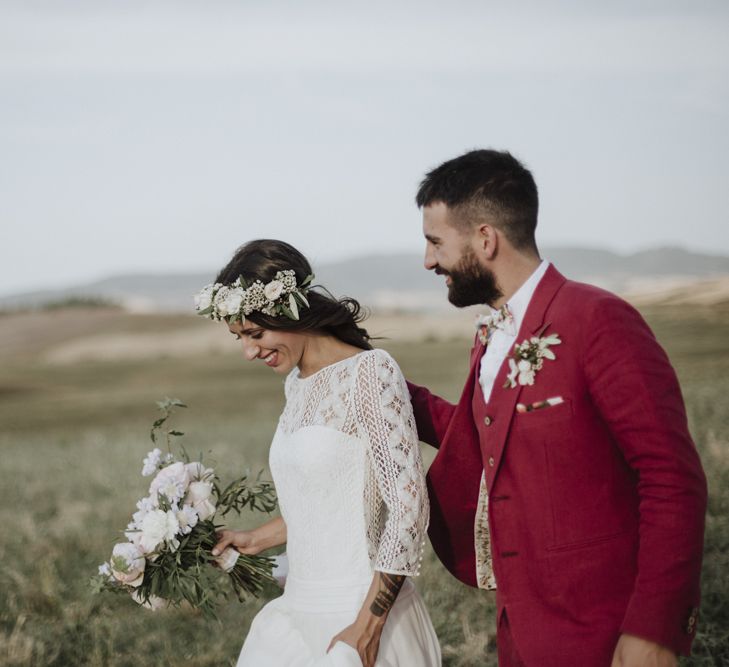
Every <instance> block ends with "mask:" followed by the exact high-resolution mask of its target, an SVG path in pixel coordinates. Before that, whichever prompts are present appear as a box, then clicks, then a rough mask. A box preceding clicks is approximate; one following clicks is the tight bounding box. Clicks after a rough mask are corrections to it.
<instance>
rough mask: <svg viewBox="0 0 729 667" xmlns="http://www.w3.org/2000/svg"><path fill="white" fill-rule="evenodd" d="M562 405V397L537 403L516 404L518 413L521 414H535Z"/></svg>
mask: <svg viewBox="0 0 729 667" xmlns="http://www.w3.org/2000/svg"><path fill="white" fill-rule="evenodd" d="M560 403H564V399H563V398H562V397H561V396H555V397H553V398H547V399H545V400H543V401H536V402H535V403H528V404H525V403H517V404H516V411H517V412H519V413H522V412H533V411H534V410H542V409H544V408H551V407H554V406H555V405H559V404H560Z"/></svg>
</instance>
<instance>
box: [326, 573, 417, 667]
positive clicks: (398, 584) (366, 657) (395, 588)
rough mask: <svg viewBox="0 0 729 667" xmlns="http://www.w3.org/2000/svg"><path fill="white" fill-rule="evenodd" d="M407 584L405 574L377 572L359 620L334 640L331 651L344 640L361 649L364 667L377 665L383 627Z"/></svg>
mask: <svg viewBox="0 0 729 667" xmlns="http://www.w3.org/2000/svg"><path fill="white" fill-rule="evenodd" d="M403 583H405V575H403V574H389V573H387V572H375V575H374V577H373V578H372V584H371V585H370V589H369V591H368V592H367V597H366V598H365V601H364V603H363V604H362V609H360V611H359V614H357V619H356V620H355V622H354V623H352V625H350V626H348V627H346V628H344V630H342V631H341V632H340V633H339V634H338V635H336V636H335V637H334V638H333V639H332V641H331V643H330V644H329V648H328V649H327V653H328V652H329V650H330V649H331V648H332V647H333V646H334V644H336V643H337V642H338V641H343V642H345V643H347V644H349V645H350V646H354V647H355V648H356V649H357V653H359V656H360V658H361V659H362V664H363V666H364V667H370V666H371V665H374V664H375V660H376V659H377V652H378V651H379V648H380V636H381V635H382V629H383V628H384V627H385V621H386V620H387V616H388V614H389V613H390V609H392V605H394V604H395V600H396V598H397V595H398V593H399V592H400V589H401V588H402V585H403Z"/></svg>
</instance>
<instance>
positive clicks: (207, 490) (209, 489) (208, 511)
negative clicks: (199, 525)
mask: <svg viewBox="0 0 729 667" xmlns="http://www.w3.org/2000/svg"><path fill="white" fill-rule="evenodd" d="M212 494H213V485H212V484H211V483H210V482H203V481H199V482H192V483H191V484H190V486H189V487H188V489H187V495H186V496H185V501H186V502H187V503H188V504H190V505H192V506H193V507H194V508H195V511H196V512H197V514H198V516H199V517H200V520H201V521H205V519H209V518H210V517H211V516H212V515H213V514H215V503H213V502H212V501H211V500H210V497H211V496H212Z"/></svg>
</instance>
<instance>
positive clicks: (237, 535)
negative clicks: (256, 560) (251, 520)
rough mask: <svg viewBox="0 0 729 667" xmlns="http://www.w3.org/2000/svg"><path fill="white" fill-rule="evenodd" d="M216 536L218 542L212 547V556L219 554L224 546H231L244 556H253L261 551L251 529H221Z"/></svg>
mask: <svg viewBox="0 0 729 667" xmlns="http://www.w3.org/2000/svg"><path fill="white" fill-rule="evenodd" d="M216 537H217V538H218V543H217V544H216V545H215V546H214V547H213V556H219V555H220V554H221V553H223V550H224V549H225V548H226V547H233V548H234V549H236V550H237V551H238V552H239V553H242V554H245V555H246V556H255V555H256V554H259V553H260V552H261V551H262V549H261V548H260V547H259V546H257V544H256V541H255V539H254V535H253V531H251V530H221V531H219V532H218V533H216Z"/></svg>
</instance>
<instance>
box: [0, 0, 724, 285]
mask: <svg viewBox="0 0 729 667" xmlns="http://www.w3.org/2000/svg"><path fill="white" fill-rule="evenodd" d="M727 121H729V3H726V2H725V0H717V1H709V0H686V1H681V2H678V1H676V0H655V1H653V0H647V1H642V2H641V1H639V0H634V1H631V2H629V1H627V0H617V1H615V2H611V3H604V2H592V1H584V0H583V1H570V0H554V1H552V0H543V1H542V2H536V1H532V2H518V1H517V2H510V3H496V2H487V1H484V0H481V1H480V2H470V1H460V0H451V2H449V3H443V2H433V1H431V0H420V1H419V2H409V1H402V2H398V1H396V0H390V1H389V2H383V1H380V0H370V1H369V2H367V3H363V2H359V3H353V2H346V1H344V0H339V1H337V2H323V1H320V0H307V2H295V1H294V0H289V1H285V2H284V1H277V0H271V1H268V2H265V3H263V2H251V1H249V0H206V1H205V2H199V0H194V1H193V0H174V1H166V0H165V1H163V0H158V1H154V0H150V1H147V2H140V1H137V0H125V2H118V1H113V0H64V1H63V2H59V1H58V0H43V1H41V0H0V232H1V233H0V294H9V293H14V292H19V291H26V290H33V289H46V288H53V287H63V286H69V285H73V284H78V283H82V282H85V281H89V280H94V279H98V278H103V277H107V276H110V275H116V274H120V273H132V272H149V273H163V272H189V271H215V270H217V269H218V268H220V267H221V266H222V265H223V264H225V263H226V262H227V260H228V259H229V258H230V256H231V255H232V253H233V251H234V250H235V248H236V247H237V246H239V245H240V244H242V243H243V242H245V241H246V240H249V239H251V238H261V237H269V238H281V239H284V240H286V241H289V242H290V243H293V244H294V245H296V246H297V247H299V248H300V249H301V250H302V251H303V252H305V253H306V254H307V255H308V256H309V257H310V259H312V261H313V262H314V264H315V265H316V263H317V262H325V261H333V260H341V259H345V258H347V257H352V256H356V255H363V254H370V253H378V254H379V253H399V252H422V250H423V241H422V231H421V218H420V212H419V211H418V210H417V208H416V206H415V204H414V195H415V192H416V189H417V185H418V183H419V181H420V179H421V178H422V177H423V175H424V174H425V172H426V171H428V170H429V169H431V168H433V167H435V166H437V165H438V164H440V163H441V162H442V161H444V160H446V159H449V158H452V157H455V156H456V155H459V154H461V153H463V152H465V151H467V150H470V149H472V148H487V147H491V148H497V149H505V150H509V151H511V152H512V153H513V154H514V155H515V156H516V157H518V158H519V159H520V160H522V161H523V162H524V163H525V164H526V166H527V167H529V168H530V169H531V170H532V172H533V174H534V176H535V179H536V181H537V184H538V186H539V191H540V202H541V210H540V221H539V228H538V241H539V242H540V244H541V245H543V246H549V245H569V246H589V247H604V248H609V249H613V250H617V251H621V252H632V251H636V250H640V249H644V248H649V247H655V246H666V245H671V246H682V247H685V248H688V249H691V250H697V251H704V252H709V253H715V254H723V253H729V224H727V223H729V219H728V216H727V210H728V208H729V187H728V183H727V180H728V179H727V176H728V175H729V131H727V128H728V127H729V123H728V122H727Z"/></svg>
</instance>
